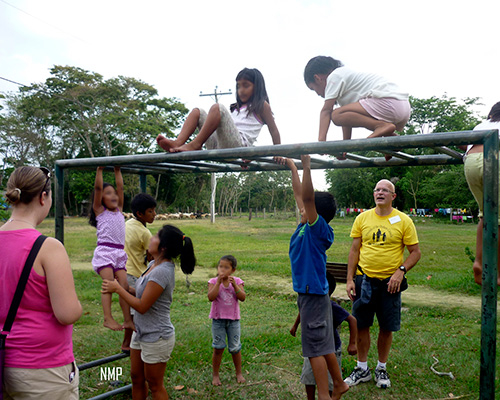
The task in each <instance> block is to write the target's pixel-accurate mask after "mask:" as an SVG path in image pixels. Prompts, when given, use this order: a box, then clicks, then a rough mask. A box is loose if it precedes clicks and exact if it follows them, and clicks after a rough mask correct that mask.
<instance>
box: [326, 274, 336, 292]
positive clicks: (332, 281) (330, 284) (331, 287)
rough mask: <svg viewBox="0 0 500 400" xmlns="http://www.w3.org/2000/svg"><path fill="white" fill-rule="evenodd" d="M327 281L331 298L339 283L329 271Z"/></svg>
mask: <svg viewBox="0 0 500 400" xmlns="http://www.w3.org/2000/svg"><path fill="white" fill-rule="evenodd" d="M326 280H327V281H328V296H331V295H332V293H333V292H334V291H335V288H336V287H337V281H336V280H335V277H334V276H333V275H332V274H330V273H329V272H328V271H327V272H326Z"/></svg>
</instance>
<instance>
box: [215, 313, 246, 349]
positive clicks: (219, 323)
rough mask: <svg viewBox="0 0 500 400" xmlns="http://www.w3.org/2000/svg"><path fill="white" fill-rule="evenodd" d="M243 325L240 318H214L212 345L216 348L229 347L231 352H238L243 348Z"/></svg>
mask: <svg viewBox="0 0 500 400" xmlns="http://www.w3.org/2000/svg"><path fill="white" fill-rule="evenodd" d="M240 335H241V327H240V320H239V319H237V320H232V319H213V320H212V347H213V348H214V349H225V348H226V336H227V342H228V344H227V347H228V350H229V352H230V353H231V354H236V353H238V352H239V351H240V350H241V341H240Z"/></svg>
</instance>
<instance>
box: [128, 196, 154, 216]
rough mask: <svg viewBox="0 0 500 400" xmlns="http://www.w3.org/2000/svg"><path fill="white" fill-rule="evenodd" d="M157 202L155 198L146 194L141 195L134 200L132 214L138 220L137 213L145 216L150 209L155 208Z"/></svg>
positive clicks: (131, 204)
mask: <svg viewBox="0 0 500 400" xmlns="http://www.w3.org/2000/svg"><path fill="white" fill-rule="evenodd" d="M155 207H156V200H155V199H154V197H153V196H150V195H149V194H146V193H139V194H138V195H137V196H135V197H134V198H133V199H132V202H131V203H130V208H131V209H132V214H134V216H135V217H136V218H137V213H138V212H140V213H142V214H144V213H145V212H146V210H147V209H148V208H155Z"/></svg>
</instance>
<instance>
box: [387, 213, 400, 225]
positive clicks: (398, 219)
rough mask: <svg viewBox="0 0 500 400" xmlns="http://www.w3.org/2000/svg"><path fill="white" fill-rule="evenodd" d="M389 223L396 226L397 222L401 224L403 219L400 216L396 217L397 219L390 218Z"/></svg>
mask: <svg viewBox="0 0 500 400" xmlns="http://www.w3.org/2000/svg"><path fill="white" fill-rule="evenodd" d="M389 222H390V223H391V225H393V224H395V223H396V222H401V217H400V216H399V215H396V216H395V217H392V218H389Z"/></svg>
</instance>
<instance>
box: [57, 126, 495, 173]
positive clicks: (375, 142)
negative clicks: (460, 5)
mask: <svg viewBox="0 0 500 400" xmlns="http://www.w3.org/2000/svg"><path fill="white" fill-rule="evenodd" d="M492 134H498V131H497V130H488V131H464V132H451V133H432V134H428V135H406V136H391V137H383V138H374V139H352V140H337V141H329V142H312V143H297V144H281V145H274V146H258V147H238V148H231V149H217V150H203V151H186V152H182V153H154V154H135V155H123V156H113V157H95V158H79V159H68V160H58V161H56V164H57V165H58V166H59V167H60V168H70V167H76V166H94V167H97V166H99V165H126V164H130V163H134V162H135V163H137V162H139V163H141V164H155V163H158V162H176V161H184V162H186V161H202V160H211V161H217V160H224V159H226V160H227V159H231V158H243V159H252V157H263V156H282V157H297V156H300V155H301V154H338V153H343V152H352V151H370V150H377V151H378V150H401V149H405V148H418V147H428V146H432V147H434V146H449V145H465V144H478V143H483V141H484V140H485V138H486V137H488V136H489V135H492Z"/></svg>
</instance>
